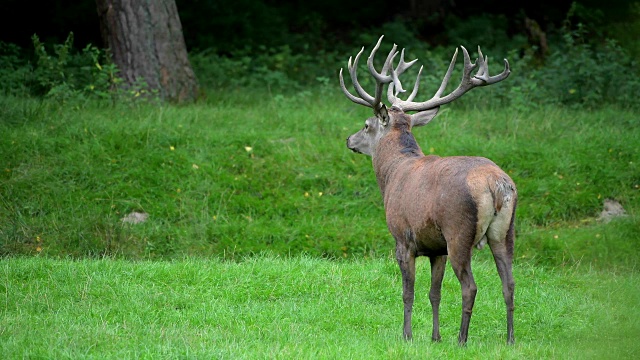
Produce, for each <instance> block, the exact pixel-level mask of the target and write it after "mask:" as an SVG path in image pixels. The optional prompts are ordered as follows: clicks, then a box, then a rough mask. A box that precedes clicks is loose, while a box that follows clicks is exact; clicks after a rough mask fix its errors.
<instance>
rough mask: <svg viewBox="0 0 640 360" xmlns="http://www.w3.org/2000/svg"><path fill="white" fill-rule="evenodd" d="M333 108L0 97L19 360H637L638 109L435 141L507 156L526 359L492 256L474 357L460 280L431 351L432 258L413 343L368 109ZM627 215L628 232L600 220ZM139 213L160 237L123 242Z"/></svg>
mask: <svg viewBox="0 0 640 360" xmlns="http://www.w3.org/2000/svg"><path fill="white" fill-rule="evenodd" d="M334 90H335V89H332V90H330V91H327V89H320V90H318V91H314V92H302V93H300V94H298V95H296V96H282V95H276V96H272V95H270V94H268V93H266V92H251V93H249V94H240V93H234V92H229V93H222V92H221V93H214V94H209V99H210V100H208V101H207V102H202V103H198V104H192V105H188V106H182V107H175V106H156V105H151V104H129V105H118V106H111V105H108V104H103V103H97V102H87V103H84V104H80V103H77V104H72V105H64V106H61V105H57V104H55V103H53V102H49V101H39V100H25V99H15V98H6V97H5V98H0V135H1V136H0V256H2V259H1V260H0V311H1V312H2V314H1V315H0V358H2V359H10V358H74V359H76V358H154V359H155V358H314V359H315V358H357V359H361V358H418V357H420V358H423V357H429V356H431V357H438V358H442V357H445V356H446V357H448V358H449V357H452V358H501V359H502V358H504V359H523V358H525V359H530V358H532V359H537V358H550V359H555V358H562V359H567V358H568V359H582V358H585V357H586V358H594V359H599V358H620V359H625V358H634V356H635V355H637V353H638V352H639V351H640V346H639V345H638V343H637V340H636V339H637V336H638V335H639V334H640V325H639V323H638V321H637V319H638V318H640V307H639V304H640V291H638V289H639V288H640V277H639V272H638V269H639V265H640V264H639V259H640V231H639V229H640V217H639V216H638V214H639V210H640V198H639V197H638V191H640V190H639V187H640V185H639V184H640V175H639V174H640V171H639V169H638V161H640V150H639V148H638V144H639V143H640V126H639V123H638V120H637V115H636V114H635V113H634V112H633V111H631V110H625V109H616V108H610V107H604V108H601V109H598V110H589V111H587V110H584V111H581V110H577V111H576V110H565V109H561V108H542V109H539V110H527V109H526V108H523V107H507V108H493V107H491V106H487V105H484V106H483V107H481V108H479V109H477V108H474V107H472V105H471V103H466V104H465V103H462V104H461V106H458V107H456V106H450V107H448V108H446V109H443V110H442V112H441V114H440V115H439V116H438V118H436V120H434V122H433V123H431V124H429V126H427V127H425V128H421V129H416V131H415V134H416V137H417V139H418V141H419V143H420V144H421V146H422V148H423V150H424V151H425V152H427V153H436V154H440V155H480V156H486V157H488V158H491V159H493V160H494V161H495V162H496V163H498V164H499V165H500V166H501V167H502V168H504V169H505V170H506V171H507V172H508V173H509V174H511V176H512V177H513V178H514V180H515V182H516V184H517V186H518V190H519V203H518V205H519V208H518V218H517V240H516V259H515V264H516V265H515V269H514V273H515V278H516V282H517V288H516V317H515V328H516V341H517V343H516V345H515V346H512V347H508V346H506V345H505V336H506V329H505V328H506V326H505V324H504V323H505V319H504V318H505V310H504V304H503V300H502V294H501V291H500V284H499V279H498V276H497V274H496V271H495V266H494V265H493V261H492V260H491V255H490V252H489V251H486V250H485V251H480V252H477V253H476V254H475V255H474V260H473V267H474V272H475V277H476V281H477V283H478V287H479V295H478V298H477V301H476V306H475V311H474V317H473V319H472V323H471V328H470V339H469V344H468V346H467V347H466V348H459V347H458V346H457V344H456V339H457V331H458V327H459V321H460V308H461V300H460V290H459V285H458V283H457V280H456V279H455V277H454V276H453V274H452V272H451V271H450V269H449V270H448V271H447V275H446V277H445V282H444V289H443V302H442V306H441V308H442V309H441V311H442V315H441V321H442V324H441V325H442V329H441V332H442V336H443V342H442V343H438V344H433V343H431V341H430V336H431V334H430V331H431V330H430V329H431V325H430V322H431V320H430V318H431V310H430V306H429V302H428V296H427V293H428V290H427V289H428V284H429V279H428V276H427V274H428V272H429V271H428V262H426V261H425V260H424V259H420V260H419V262H418V273H419V276H418V281H417V298H416V304H415V308H414V337H415V339H414V341H413V342H411V343H406V342H405V341H403V340H402V339H401V321H402V319H401V317H402V301H401V278H400V274H399V271H398V269H397V265H396V263H395V261H394V260H393V255H392V254H393V239H392V238H391V236H390V235H389V233H388V231H387V229H386V225H385V221H384V212H383V209H382V201H381V199H380V195H379V190H378V188H377V186H376V183H375V178H374V175H373V170H372V168H371V163H370V159H368V158H367V157H365V156H361V155H357V154H353V153H351V152H350V151H348V150H347V149H346V147H345V138H346V137H347V136H348V135H349V134H351V133H353V132H355V131H356V130H357V129H358V128H359V127H360V126H362V122H363V119H364V118H366V117H367V116H369V111H367V110H366V109H364V108H359V107H358V106H355V105H353V104H351V103H349V102H348V101H347V100H345V99H344V98H343V97H342V95H341V94H339V93H338V94H336V92H335V91H334ZM607 198H611V199H615V200H617V201H619V202H620V203H621V204H622V205H623V206H624V207H625V209H626V211H627V216H626V217H624V218H621V219H615V220H613V221H611V222H609V223H604V222H601V221H598V220H597V216H598V214H599V213H600V211H601V210H602V202H603V201H604V199H607ZM131 211H144V212H146V213H148V214H149V220H148V221H146V222H144V223H142V224H138V225H123V223H122V221H121V219H122V218H123V217H124V216H125V215H126V214H128V213H130V212H131ZM265 253H266V254H271V255H264V254H265ZM248 255H251V256H248ZM247 256H248V257H247ZM323 258H324V259H323ZM337 259H342V260H337ZM230 260H232V261H230Z"/></svg>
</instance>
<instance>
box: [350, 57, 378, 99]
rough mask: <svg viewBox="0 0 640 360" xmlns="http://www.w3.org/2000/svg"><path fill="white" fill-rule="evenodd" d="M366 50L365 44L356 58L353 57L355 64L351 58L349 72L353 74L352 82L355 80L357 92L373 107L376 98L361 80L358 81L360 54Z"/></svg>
mask: <svg viewBox="0 0 640 360" xmlns="http://www.w3.org/2000/svg"><path fill="white" fill-rule="evenodd" d="M363 51H364V46H363V47H362V49H361V50H360V52H359V53H358V54H357V55H356V57H355V59H353V64H351V58H349V74H350V75H351V82H353V87H354V88H355V89H356V92H357V93H358V95H360V97H361V98H362V100H364V101H366V102H367V103H368V104H369V105H367V106H371V107H375V106H374V104H375V98H374V97H373V96H371V95H369V94H367V92H366V91H364V89H363V88H362V86H361V85H360V82H358V74H357V72H358V60H359V59H360V55H362V52H363Z"/></svg>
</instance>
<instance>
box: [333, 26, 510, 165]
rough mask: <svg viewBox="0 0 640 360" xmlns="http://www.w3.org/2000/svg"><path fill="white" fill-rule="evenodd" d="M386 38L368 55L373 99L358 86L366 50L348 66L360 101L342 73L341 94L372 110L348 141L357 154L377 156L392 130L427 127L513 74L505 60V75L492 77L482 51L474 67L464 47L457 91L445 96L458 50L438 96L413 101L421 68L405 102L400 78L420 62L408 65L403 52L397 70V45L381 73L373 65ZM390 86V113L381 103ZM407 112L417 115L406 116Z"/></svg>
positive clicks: (479, 52)
mask: <svg viewBox="0 0 640 360" xmlns="http://www.w3.org/2000/svg"><path fill="white" fill-rule="evenodd" d="M383 37H384V35H383V36H381V37H380V39H379V40H378V43H377V44H376V46H375V47H374V48H373V50H372V51H371V55H369V58H368V59H367V66H368V68H369V72H370V73H371V75H372V76H373V78H374V80H375V83H376V87H375V92H374V94H375V95H374V96H372V95H369V94H368V93H367V92H366V91H365V90H364V89H363V88H362V86H361V85H360V83H359V82H358V76H357V68H358V60H359V59H360V56H361V55H362V52H363V51H364V47H363V48H362V50H360V52H359V53H358V54H357V55H356V57H355V59H354V60H353V62H352V59H351V57H350V58H349V62H348V69H349V74H350V76H351V81H352V82H353V86H354V88H355V91H356V93H357V94H358V96H359V97H358V96H354V95H352V94H351V93H350V92H349V91H348V90H347V88H346V87H345V85H344V78H343V77H342V69H340V87H341V88H342V91H343V92H344V94H345V95H346V96H347V98H349V100H351V101H353V102H355V103H356V104H360V105H364V106H367V107H370V108H372V109H373V114H374V116H373V117H371V118H368V119H367V120H366V121H365V126H364V128H362V129H361V130H360V131H358V132H357V133H355V134H353V135H351V136H349V138H347V147H348V148H349V149H351V150H353V151H355V152H358V153H362V154H366V155H370V156H374V154H375V149H376V145H377V144H378V142H379V141H380V139H381V138H382V137H383V136H384V135H385V134H386V133H388V132H389V130H390V129H391V128H393V127H397V126H403V127H404V126H406V127H407V130H408V131H410V130H411V128H413V127H414V126H422V125H426V124H427V123H428V122H429V121H431V119H433V118H434V117H435V116H436V114H437V113H438V110H439V108H440V106H441V105H444V104H448V103H450V102H452V101H454V100H455V99H457V98H459V97H461V96H462V95H464V94H465V93H466V92H467V91H469V90H471V89H473V88H474V87H478V86H486V85H491V84H495V83H497V82H499V81H502V80H504V79H506V78H507V77H508V76H509V74H510V69H509V62H508V61H507V60H506V59H505V60H504V65H505V67H504V70H503V71H502V73H500V74H499V75H496V76H489V68H488V64H487V61H488V58H487V57H485V56H483V55H482V51H481V50H480V47H478V56H479V57H478V59H477V60H476V61H475V62H473V63H472V62H471V60H470V58H469V53H468V52H467V49H465V48H464V47H463V46H460V48H461V49H462V53H463V56H464V68H463V73H462V80H461V82H460V84H459V85H458V87H457V88H456V89H455V90H453V91H452V92H451V93H449V94H448V95H446V96H442V94H443V92H444V90H445V88H446V87H447V84H448V83H449V79H450V78H451V73H452V71H453V68H454V66H455V64H456V59H457V57H458V49H457V48H456V51H455V53H454V54H453V58H452V59H451V64H450V65H449V68H448V69H447V73H446V74H445V76H444V78H443V80H442V83H441V84H440V88H438V91H436V93H435V95H434V96H433V97H432V98H431V99H429V100H427V101H423V102H414V99H415V97H416V95H417V93H418V88H419V86H420V75H421V74H422V69H423V68H422V67H420V70H419V71H418V76H417V78H416V82H415V84H414V87H413V91H412V92H411V94H410V95H409V96H408V97H407V100H402V99H400V98H399V97H398V94H399V93H404V92H406V91H405V90H404V89H403V88H402V83H401V82H400V78H399V77H400V75H401V74H402V73H404V72H405V71H406V70H407V69H409V68H410V67H411V66H412V65H413V64H414V63H415V62H416V61H417V59H416V60H413V61H410V62H406V61H405V60H404V49H403V50H402V51H401V52H400V61H399V63H398V66H396V67H394V66H393V62H394V59H395V57H396V56H397V55H398V50H397V46H396V45H395V44H394V45H393V48H392V49H391V51H390V52H389V55H387V59H386V60H385V62H384V65H383V67H382V70H381V71H380V72H378V71H377V70H376V69H375V67H374V65H373V59H374V56H375V54H376V51H377V50H378V48H379V47H380V43H381V42H382V38H383ZM476 69H477V71H476V73H475V74H474V75H472V73H473V72H474V71H475V70H476ZM387 84H388V85H389V86H388V89H387V99H388V101H389V103H391V107H390V108H389V109H387V107H386V105H385V104H383V103H382V93H383V90H384V86H385V85H387ZM407 112H415V113H413V114H407Z"/></svg>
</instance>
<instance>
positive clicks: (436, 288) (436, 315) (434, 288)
mask: <svg viewBox="0 0 640 360" xmlns="http://www.w3.org/2000/svg"><path fill="white" fill-rule="evenodd" d="M429 261H430V263H431V290H430V291H429V301H430V302H431V311H432V312H433V331H432V332H431V340H433V341H440V340H441V339H442V338H441V337H440V298H441V290H442V279H443V278H444V269H445V265H446V264H447V256H446V255H443V256H431V257H429Z"/></svg>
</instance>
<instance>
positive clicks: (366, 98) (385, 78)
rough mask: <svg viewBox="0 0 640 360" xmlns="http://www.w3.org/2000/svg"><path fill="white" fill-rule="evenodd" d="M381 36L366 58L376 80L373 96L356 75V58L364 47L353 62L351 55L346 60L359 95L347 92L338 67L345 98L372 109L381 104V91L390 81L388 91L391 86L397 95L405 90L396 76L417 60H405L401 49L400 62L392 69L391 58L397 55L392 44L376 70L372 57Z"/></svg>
mask: <svg viewBox="0 0 640 360" xmlns="http://www.w3.org/2000/svg"><path fill="white" fill-rule="evenodd" d="M383 37H384V35H382V36H381V37H380V39H378V43H377V44H376V46H375V47H374V48H373V50H371V55H369V58H368V59H367V66H368V68H369V72H370V73H371V75H372V76H373V78H374V80H375V82H376V89H375V96H371V95H369V94H368V93H367V92H366V91H365V90H364V89H363V88H362V86H361V85H360V83H359V82H358V76H357V68H358V60H359V59H360V55H362V52H363V51H364V47H363V48H362V50H360V52H359V53H358V54H357V55H356V57H355V59H354V60H353V63H352V62H351V57H349V62H348V69H349V75H351V81H352V82H353V87H354V88H355V90H356V93H357V94H358V95H359V96H360V97H357V96H354V95H352V94H351V93H350V92H349V90H347V88H346V87H345V85H344V79H343V77H342V69H340V88H341V89H342V91H343V92H344V94H345V95H346V96H347V98H349V100H351V101H353V102H354V103H356V104H360V105H364V106H367V107H370V108H373V109H374V111H377V110H378V109H380V107H381V106H382V91H383V88H384V85H386V84H390V83H392V84H394V85H393V86H389V91H393V90H392V88H393V89H395V94H394V96H397V95H398V92H405V90H404V89H402V84H401V83H400V80H399V78H398V76H400V74H402V73H403V72H404V71H405V70H407V69H408V68H409V67H411V65H413V64H414V63H415V62H416V61H417V60H418V59H416V60H413V61H409V62H405V61H404V49H403V50H402V51H401V52H400V62H399V63H398V66H397V67H396V68H395V69H394V68H393V59H394V58H395V57H396V55H398V51H397V45H395V44H394V45H393V48H392V49H391V51H390V52H389V55H387V59H386V60H385V62H384V65H383V66H382V70H381V71H380V72H377V71H376V69H375V67H374V66H373V58H374V56H375V54H376V51H378V48H380V43H381V42H382V38H383ZM389 70H391V74H390V75H387V73H388V72H389ZM414 91H416V90H414ZM414 96H415V95H414Z"/></svg>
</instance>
